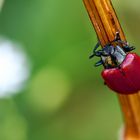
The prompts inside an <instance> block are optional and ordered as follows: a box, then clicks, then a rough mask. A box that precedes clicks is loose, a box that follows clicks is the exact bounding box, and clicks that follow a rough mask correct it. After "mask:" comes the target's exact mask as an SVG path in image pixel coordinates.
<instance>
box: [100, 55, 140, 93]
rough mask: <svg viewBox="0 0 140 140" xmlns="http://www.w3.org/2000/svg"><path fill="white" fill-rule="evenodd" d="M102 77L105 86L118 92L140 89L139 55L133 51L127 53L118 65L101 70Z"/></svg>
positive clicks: (134, 91)
mask: <svg viewBox="0 0 140 140" xmlns="http://www.w3.org/2000/svg"><path fill="white" fill-rule="evenodd" d="M102 77H103V79H104V80H105V83H106V84H107V86H108V87H109V88H111V89H112V90H114V91H116V92H118V93H122V94H130V93H136V92H138V91H140V57H139V56H138V55H137V54H135V53H129V54H127V56H126V58H125V60H124V61H123V62H122V64H121V65H120V67H117V68H111V69H105V70H103V72H102Z"/></svg>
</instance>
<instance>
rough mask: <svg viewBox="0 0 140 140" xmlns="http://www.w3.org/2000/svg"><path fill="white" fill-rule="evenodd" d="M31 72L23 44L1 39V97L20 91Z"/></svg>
mask: <svg viewBox="0 0 140 140" xmlns="http://www.w3.org/2000/svg"><path fill="white" fill-rule="evenodd" d="M29 73H30V68H29V63H28V60H27V56H26V54H25V52H24V51H23V50H22V48H21V45H19V44H16V43H13V42H11V41H9V40H6V39H0V97H7V96H9V95H11V94H15V93H17V92H19V91H20V90H21V89H22V88H23V87H24V82H25V81H26V80H27V79H28V77H29Z"/></svg>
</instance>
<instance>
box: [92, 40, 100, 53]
mask: <svg viewBox="0 0 140 140" xmlns="http://www.w3.org/2000/svg"><path fill="white" fill-rule="evenodd" d="M99 46H100V42H99V41H98V43H97V44H96V45H95V47H94V49H93V53H95V52H96V50H97V49H98V48H99Z"/></svg>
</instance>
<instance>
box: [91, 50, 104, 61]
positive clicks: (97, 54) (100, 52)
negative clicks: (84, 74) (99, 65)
mask: <svg viewBox="0 0 140 140" xmlns="http://www.w3.org/2000/svg"><path fill="white" fill-rule="evenodd" d="M102 52H103V51H102V50H99V51H95V52H94V53H93V54H92V55H91V56H89V59H91V58H92V57H94V56H97V57H101V55H102Z"/></svg>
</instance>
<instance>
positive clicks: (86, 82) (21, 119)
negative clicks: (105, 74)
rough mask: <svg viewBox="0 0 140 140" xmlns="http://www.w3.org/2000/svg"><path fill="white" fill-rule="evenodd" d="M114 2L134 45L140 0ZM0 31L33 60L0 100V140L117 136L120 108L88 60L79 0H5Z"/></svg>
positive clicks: (88, 33)
mask: <svg viewBox="0 0 140 140" xmlns="http://www.w3.org/2000/svg"><path fill="white" fill-rule="evenodd" d="M113 4H114V7H115V9H116V12H117V14H118V17H119V19H120V22H121V24H122V27H123V29H124V32H125V33H126V36H127V39H128V40H129V42H130V43H131V44H132V45H134V46H136V48H137V50H136V51H137V52H139V51H140V49H139V44H140V39H139V36H140V35H139V34H140V28H139V26H140V14H139V13H140V8H139V5H140V1H139V0H133V1H129V2H128V1H127V0H123V1H119V0H113ZM0 35H1V36H4V37H6V38H8V39H10V40H11V41H14V42H19V43H21V44H22V46H23V49H24V52H25V53H26V55H27V56H28V60H29V62H30V65H31V72H30V76H29V78H28V80H27V81H26V86H24V88H22V89H21V90H19V91H18V92H17V94H16V95H13V96H11V97H8V98H1V99H0V139H1V140H117V139H118V132H119V129H120V127H121V126H122V124H123V122H122V116H121V109H120V106H119V102H118V99H117V96H116V94H115V93H114V92H112V91H110V90H109V89H108V88H107V87H106V86H104V84H103V80H102V78H101V76H100V73H101V71H102V67H98V68H95V67H93V65H94V63H95V62H96V61H97V59H95V60H89V59H88V56H89V55H90V54H91V52H92V49H93V47H94V45H95V44H96V42H97V39H96V34H95V32H94V29H93V27H92V24H91V22H90V20H89V17H88V14H87V12H86V9H85V7H84V4H83V2H82V0H70V1H66V0H5V3H4V6H3V9H2V11H1V13H0ZM9 70H10V69H9Z"/></svg>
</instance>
